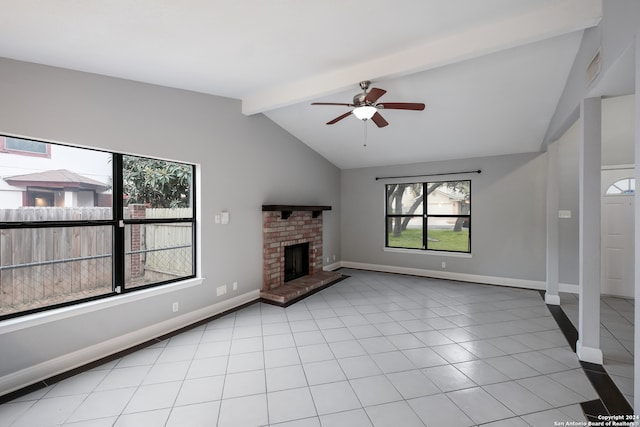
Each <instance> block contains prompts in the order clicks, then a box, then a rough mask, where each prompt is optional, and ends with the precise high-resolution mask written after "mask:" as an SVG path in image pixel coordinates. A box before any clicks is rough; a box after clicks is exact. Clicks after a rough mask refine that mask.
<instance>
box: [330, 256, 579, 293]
mask: <svg viewBox="0 0 640 427" xmlns="http://www.w3.org/2000/svg"><path fill="white" fill-rule="evenodd" d="M340 264H341V266H342V267H344V268H355V269H359V270H371V271H381V272H384V273H398V274H408V275H411V276H420V277H433V278H435V279H445V280H458V281H460V282H473V283H484V284H487V285H500V286H511V287H514V288H523V289H536V290H544V289H546V283H545V282H544V281H542V280H527V279H515V278H511V277H498V276H482V275H479V274H469V273H455V272H452V271H441V270H426V269H421V268H410V267H397V266H393V265H380V264H366V263H361V262H351V261H341V263H340ZM560 291H561V292H570V293H578V286H577V285H571V284H565V283H561V284H560Z"/></svg>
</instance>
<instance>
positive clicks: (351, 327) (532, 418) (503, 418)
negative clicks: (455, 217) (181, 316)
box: [0, 270, 598, 427]
mask: <svg viewBox="0 0 640 427" xmlns="http://www.w3.org/2000/svg"><path fill="white" fill-rule="evenodd" d="M344 273H345V274H348V275H350V276H351V277H349V278H348V279H346V280H344V281H342V282H340V283H338V284H336V285H334V286H332V287H330V288H327V289H324V290H323V291H321V292H319V293H317V294H315V295H312V296H310V297H309V298H307V299H305V300H302V301H300V302H298V303H296V304H294V305H292V306H290V307H288V308H286V309H284V308H280V307H275V306H272V305H266V304H261V303H260V304H254V305H251V306H249V307H246V308H243V309H241V310H239V311H237V312H235V313H231V314H229V315H226V316H224V317H221V318H219V319H216V320H214V321H211V322H209V323H208V324H206V325H202V326H199V327H197V328H194V329H191V330H189V331H187V332H184V333H182V334H180V335H177V336H174V337H173V338H170V339H168V340H165V341H162V342H158V343H157V344H154V345H152V346H150V347H147V348H144V349H142V350H139V351H137V352H135V353H132V354H129V355H127V356H125V357H122V358H120V359H118V360H114V361H112V362H109V363H106V364H104V365H101V366H99V367H97V368H94V369H92V370H90V371H87V372H84V373H81V374H79V375H76V376H74V377H71V378H69V379H67V380H64V381H61V382H59V383H57V384H54V385H52V386H50V387H47V388H44V389H41V390H38V391H37V392H34V393H31V394H29V395H27V396H24V397H22V398H18V399H16V400H13V401H11V402H8V403H5V404H3V405H1V406H0V425H1V426H10V427H33V426H66V427H72V426H74V427H99V426H116V427H122V426H189V427H196V426H208V427H212V426H213V427H215V426H218V427H245V426H247V427H248V426H256V427H259V426H273V427H276V426H277V427H338V426H340V427H372V426H375V427H386V426H393V427H397V426H402V427H411V426H420V427H424V426H425V425H426V426H448V427H455V426H475V425H483V426H484V425H486V426H494V427H499V426H527V425H531V426H552V425H554V421H568V420H575V421H585V417H584V415H583V413H582V410H581V407H580V405H579V402H583V401H589V400H593V399H597V398H598V396H597V394H596V392H595V391H594V390H593V388H592V386H591V384H590V383H589V381H588V380H587V378H586V376H585V374H584V373H583V371H582V369H581V368H580V364H579V363H578V361H577V359H576V357H575V354H574V353H573V352H572V351H571V349H570V347H569V345H568V344H567V342H566V340H565V338H564V336H563V335H562V333H561V332H560V330H559V329H558V327H557V325H556V323H555V321H554V320H553V318H552V317H551V315H550V313H549V311H548V309H547V308H546V306H545V304H544V302H543V300H542V298H541V296H540V294H539V293H538V292H536V291H529V290H520V289H513V288H506V287H497V286H486V285H477V284H469V283H459V282H452V281H442V280H435V279H426V278H418V277H410V276H402V275H393V274H384V273H375V272H367V271H357V270H344Z"/></svg>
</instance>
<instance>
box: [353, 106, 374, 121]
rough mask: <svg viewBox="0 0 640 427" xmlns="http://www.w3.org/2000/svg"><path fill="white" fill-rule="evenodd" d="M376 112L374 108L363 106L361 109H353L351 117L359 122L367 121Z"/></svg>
mask: <svg viewBox="0 0 640 427" xmlns="http://www.w3.org/2000/svg"><path fill="white" fill-rule="evenodd" d="M377 111H378V110H377V109H376V107H372V106H370V105H365V106H363V107H356V108H354V109H353V115H354V116H356V117H357V118H358V119H360V120H369V119H370V118H371V117H373V115H374V114H375V113H376V112H377Z"/></svg>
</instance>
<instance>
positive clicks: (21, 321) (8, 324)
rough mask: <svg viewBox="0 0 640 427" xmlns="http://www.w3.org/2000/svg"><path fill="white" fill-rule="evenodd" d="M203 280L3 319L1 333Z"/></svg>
mask: <svg viewBox="0 0 640 427" xmlns="http://www.w3.org/2000/svg"><path fill="white" fill-rule="evenodd" d="M203 281H204V279H203V278H193V279H187V280H181V281H179V282H175V283H168V284H166V285H162V286H156V287H153V288H148V289H141V290H139V291H136V292H130V293H126V294H121V295H114V296H111V297H109V298H103V299H99V300H94V301H88V302H84V303H80V304H74V305H70V306H67V307H61V308H56V309H53V310H47V311H41V312H38V313H33V314H27V315H25V316H20V317H15V318H12V319H7V320H3V321H2V322H0V335H2V334H7V333H9V332H15V331H19V330H21V329H27V328H32V327H34V326H38V325H42V324H45V323H50V322H55V321H58V320H62V319H67V318H69V317H75V316H79V315H82V314H86V313H92V312H96V311H100V310H104V309H105V308H110V307H115V306H119V305H122V304H127V303H130V302H134V301H139V300H141V299H146V298H151V297H156V296H158V295H163V294H166V293H169V292H175V291H180V290H183V289H186V288H190V287H192V286H198V285H201V284H202V282H203Z"/></svg>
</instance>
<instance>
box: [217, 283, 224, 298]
mask: <svg viewBox="0 0 640 427" xmlns="http://www.w3.org/2000/svg"><path fill="white" fill-rule="evenodd" d="M226 293H227V285H222V286H218V288H217V289H216V295H217V296H220V295H224V294H226Z"/></svg>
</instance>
